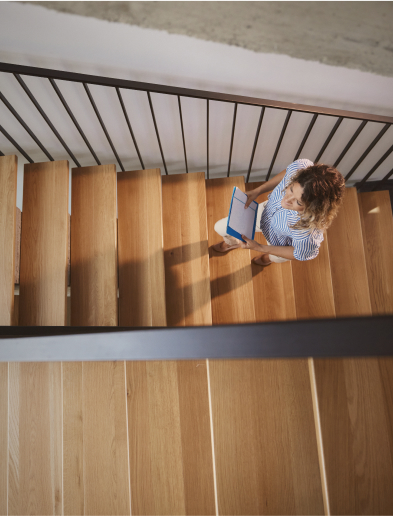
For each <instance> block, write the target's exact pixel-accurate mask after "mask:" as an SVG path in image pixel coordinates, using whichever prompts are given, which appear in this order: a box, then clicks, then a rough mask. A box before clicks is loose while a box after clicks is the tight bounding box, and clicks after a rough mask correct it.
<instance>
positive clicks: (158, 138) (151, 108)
mask: <svg viewBox="0 0 393 516" xmlns="http://www.w3.org/2000/svg"><path fill="white" fill-rule="evenodd" d="M147 97H148V99H149V104H150V111H151V114H152V117H153V122H154V128H155V130H156V135H157V140H158V145H159V147H160V152H161V158H162V162H163V163H164V169H165V174H166V175H168V170H167V168H166V163H165V158H164V153H163V152H162V147H161V140H160V135H159V134H158V127H157V122H156V117H155V115H154V109H153V103H152V101H151V97H150V91H148V92H147Z"/></svg>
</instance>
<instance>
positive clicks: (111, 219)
mask: <svg viewBox="0 0 393 516" xmlns="http://www.w3.org/2000/svg"><path fill="white" fill-rule="evenodd" d="M71 200H72V204H71V214H72V216H71V291H72V297H71V325H72V326H81V325H82V326H117V324H118V316H117V248H116V237H117V235H116V167H115V165H101V166H95V167H82V168H73V169H72V199H71Z"/></svg>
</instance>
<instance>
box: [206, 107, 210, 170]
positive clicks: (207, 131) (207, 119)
mask: <svg viewBox="0 0 393 516" xmlns="http://www.w3.org/2000/svg"><path fill="white" fill-rule="evenodd" d="M206 102H207V117H206V121H207V130H206V140H207V141H206V144H207V145H206V146H207V179H209V99H207V101H206Z"/></svg>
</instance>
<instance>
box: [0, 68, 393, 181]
mask: <svg viewBox="0 0 393 516" xmlns="http://www.w3.org/2000/svg"><path fill="white" fill-rule="evenodd" d="M0 72H5V73H9V74H13V75H14V76H15V78H16V80H17V81H18V82H19V84H20V85H21V87H22V88H23V90H24V91H25V92H26V94H27V96H28V97H29V98H30V100H31V102H32V103H33V104H34V105H35V107H36V108H37V110H38V111H39V113H40V114H41V116H42V117H43V118H44V119H45V121H46V122H47V124H48V125H49V127H50V128H51V130H52V131H53V133H54V134H55V136H56V137H57V139H58V140H59V141H60V143H61V145H62V146H63V148H64V149H65V151H66V152H67V154H68V155H69V156H70V158H71V159H72V160H73V162H74V163H75V164H76V166H80V164H79V161H78V160H77V158H76V157H75V155H74V154H73V153H72V151H71V150H70V149H69V147H68V146H67V144H66V143H65V141H64V140H63V138H62V137H61V136H60V134H59V133H58V131H57V130H56V128H55V127H54V125H53V124H52V122H51V121H50V120H49V118H48V116H47V114H46V113H45V112H44V111H43V109H42V107H41V106H40V104H39V103H38V102H37V100H36V99H35V98H34V95H33V94H32V92H31V91H30V90H29V88H28V86H27V85H26V84H25V82H24V81H23V79H22V77H21V75H27V76H34V77H40V78H46V79H48V80H49V82H50V84H51V85H52V87H53V89H54V90H55V92H56V94H57V96H58V98H59V100H60V102H61V103H62V105H63V106H64V108H65V109H66V111H67V113H68V115H69V116H70V118H71V120H72V122H73V123H74V125H75V127H76V128H77V130H78V132H79V133H80V135H81V137H82V138H83V140H84V142H85V143H86V145H87V147H88V148H89V151H90V152H91V154H92V156H93V158H94V160H95V162H96V163H97V164H98V165H99V164H100V160H99V159H98V157H97V155H96V153H95V152H94V150H93V148H92V146H91V144H90V143H89V141H88V139H87V137H86V135H85V133H84V132H83V130H82V128H81V126H80V124H79V123H78V121H77V119H76V117H75V115H74V114H73V113H72V111H71V109H70V107H69V105H68V103H67V101H66V99H65V98H64V96H63V95H62V93H61V92H60V90H59V88H58V86H57V84H56V82H55V81H56V80H61V81H71V82H74V83H80V84H83V86H84V89H85V91H86V95H87V98H88V99H89V101H90V103H91V105H92V107H93V110H94V112H95V114H96V116H97V119H98V121H99V123H100V125H101V127H102V130H103V132H104V133H105V136H106V139H107V141H108V143H109V145H110V147H111V149H112V152H113V154H114V156H115V158H116V161H117V162H118V164H119V166H120V168H121V170H122V171H124V166H123V163H122V161H121V160H120V157H119V155H118V153H117V151H116V148H115V145H114V144H113V142H112V140H111V138H110V135H109V133H108V130H107V128H106V126H105V124H104V121H103V119H102V117H101V115H100V112H99V109H98V107H97V105H96V103H95V101H94V98H93V96H92V93H91V91H90V89H89V85H99V86H106V87H109V88H114V89H115V90H116V92H117V96H118V98H119V102H120V105H121V108H122V111H123V114H124V117H125V120H126V123H127V126H128V129H129V131H130V135H131V138H132V141H133V144H134V146H135V150H136V152H137V155H138V158H139V161H140V164H141V167H142V169H145V165H144V162H143V159H142V156H141V152H140V150H139V147H138V144H137V141H136V138H135V134H134V131H133V129H132V124H131V121H130V117H129V115H128V113H127V110H126V107H125V104H124V101H123V98H122V95H121V90H122V89H128V90H138V91H144V92H146V94H147V97H148V101H149V106H150V111H151V116H152V120H153V123H154V129H155V133H156V137H157V142H158V145H159V149H160V154H161V159H162V163H163V166H164V170H165V173H166V174H168V168H167V164H166V160H165V156H164V152H163V148H162V144H161V139H160V133H159V128H158V125H157V120H156V116H155V112H154V106H153V102H152V98H151V93H161V94H165V95H172V96H177V98H178V107H179V117H180V124H181V133H182V143H183V150H184V160H185V168H186V172H188V163H187V149H186V141H185V135H184V126H183V116H182V107H181V99H182V98H183V97H190V98H195V99H204V100H206V119H207V127H206V157H207V160H206V168H207V178H209V165H210V163H209V119H210V116H209V102H211V101H220V102H227V103H231V104H233V106H234V110H233V121H232V131H231V142H230V151H229V158H228V167H227V176H228V177H229V175H230V171H231V161H232V153H233V143H234V136H235V128H236V117H237V110H238V106H239V105H250V106H255V107H256V108H257V107H258V108H260V116H259V122H258V126H257V130H256V134H255V139H254V144H253V149H252V152H251V157H250V160H249V164H248V171H247V177H246V182H249V180H250V175H251V172H252V167H253V162H254V157H255V151H256V148H257V145H258V141H259V135H260V131H261V127H262V124H263V118H264V114H265V110H266V108H272V109H277V110H284V111H286V112H287V115H286V118H285V121H284V124H283V127H282V129H281V133H280V136H279V139H278V142H277V144H276V147H275V151H274V154H273V158H272V160H271V163H270V166H269V169H268V172H267V175H266V178H265V180H268V179H269V178H270V175H271V172H272V169H273V167H274V164H275V161H276V158H277V155H278V152H279V150H280V148H281V145H282V142H283V139H284V136H285V134H286V131H287V127H288V123H289V121H290V118H291V115H292V113H294V112H301V113H311V114H313V117H312V120H311V122H310V123H309V126H308V128H307V130H306V132H305V134H304V137H303V139H302V141H301V144H300V146H299V148H298V150H297V152H296V154H295V156H294V160H296V159H298V157H299V156H300V153H301V152H302V150H303V148H304V146H305V144H306V142H307V140H308V138H309V136H310V134H311V132H312V130H313V128H314V126H315V123H316V121H317V119H318V117H322V116H325V117H329V116H332V117H338V119H337V121H336V123H335V125H334V127H333V129H331V131H330V133H329V135H328V136H327V138H326V140H325V142H324V143H323V145H322V147H321V148H320V149H319V151H318V152H317V153H316V158H315V159H314V161H315V162H317V161H318V160H319V159H320V158H321V156H322V154H323V153H324V152H325V150H326V148H327V147H328V145H329V144H330V142H331V141H332V139H333V137H334V135H335V134H336V132H337V130H338V128H339V127H340V125H341V124H342V122H343V121H344V120H346V119H353V120H361V124H360V125H359V127H358V128H357V129H356V131H355V132H354V134H353V135H352V137H351V138H350V139H349V141H348V143H347V144H346V146H345V148H344V149H343V151H342V152H341V153H340V155H339V156H338V157H337V158H336V160H335V161H334V166H335V167H337V166H338V165H339V163H340V162H341V161H342V159H343V158H344V156H345V155H346V154H347V152H348V151H349V149H350V148H351V147H352V145H353V144H354V142H355V141H356V139H357V138H358V136H359V135H360V133H361V132H362V131H363V129H364V128H365V126H366V125H367V123H368V122H377V123H380V124H382V127H381V129H380V131H379V132H378V134H377V136H375V138H374V139H373V140H372V141H371V142H370V143H369V145H368V146H367V148H366V150H365V151H364V152H363V154H362V155H361V156H360V158H359V159H358V160H357V162H356V163H355V164H354V165H353V167H352V168H351V170H350V171H349V172H348V173H347V174H346V176H345V179H346V181H347V180H348V179H349V178H350V177H351V176H352V175H353V174H354V172H355V171H356V170H357V169H358V167H359V165H360V164H361V163H362V162H363V161H364V160H365V158H366V157H367V156H368V155H369V154H370V152H371V151H372V150H373V149H374V147H375V146H376V144H377V143H378V142H379V141H380V140H381V138H382V137H383V136H384V135H385V133H386V132H387V131H388V130H389V128H390V126H391V125H392V124H393V118H392V117H387V116H380V115H372V114H367V113H358V112H353V111H344V110H338V109H330V108H322V107H317V106H308V105H303V104H291V103H288V102H279V101H272V100H266V99H260V98H254V97H245V96H239V95H231V94H227V93H217V92H211V91H201V90H194V89H187V88H177V87H172V86H163V85H158V84H150V83H143V82H136V81H128V80H124V79H113V78H108V77H100V76H94V75H85V74H79V73H71V72H63V71H57V70H49V69H44V68H36V67H30V66H20V65H14V64H9V63H0ZM0 99H1V100H2V102H3V103H4V104H5V106H6V107H7V108H8V109H9V110H10V112H11V113H12V114H13V115H14V116H15V118H16V119H17V120H18V121H19V123H20V124H21V125H22V126H23V127H24V129H25V130H26V131H27V132H28V133H29V134H30V136H31V137H32V138H33V140H34V141H35V142H36V144H37V145H38V146H39V147H40V149H41V150H42V151H43V152H44V153H45V155H46V156H47V158H48V159H49V160H51V161H53V160H54V158H53V157H52V156H51V155H50V153H49V152H48V151H47V150H46V148H45V147H44V145H43V144H42V143H41V142H40V141H39V140H38V138H37V137H36V136H35V134H34V133H33V131H32V130H31V128H29V127H28V126H27V124H26V122H25V121H24V120H23V118H22V117H21V116H20V114H19V113H18V112H17V110H16V109H15V107H14V106H12V105H11V104H10V102H8V100H7V99H6V98H5V96H4V95H3V94H2V93H1V92H0ZM0 131H1V132H2V133H3V135H4V136H5V137H6V138H7V139H8V140H9V141H10V142H11V143H12V144H13V145H14V146H15V148H16V149H17V150H18V151H19V152H20V153H21V154H22V155H23V156H24V157H25V158H26V159H27V160H28V161H29V162H30V163H33V160H32V159H31V157H30V156H28V154H27V153H26V152H25V151H24V150H23V149H22V148H21V146H20V145H19V144H18V143H17V142H16V141H15V139H14V138H12V136H11V135H10V134H9V133H8V131H7V129H5V128H4V127H2V126H1V125H0ZM392 143H393V138H392ZM392 152H393V144H392V145H391V146H390V148H389V149H388V150H387V151H386V152H385V153H384V154H383V155H382V156H381V157H380V159H378V161H377V162H376V163H375V164H374V166H373V167H372V168H371V169H370V170H369V172H368V173H367V174H366V175H365V176H364V177H363V178H362V179H361V181H360V182H359V183H358V184H357V185H356V186H357V187H358V189H359V188H360V187H361V186H362V185H363V184H364V183H365V182H366V181H367V180H368V179H369V178H370V177H371V176H372V175H373V174H374V172H375V171H376V170H377V169H378V167H379V166H380V165H381V164H382V163H383V162H384V161H385V160H386V159H387V158H388V156H390V154H391V153H392ZM0 154H3V153H2V152H1V150H0ZM392 175H393V169H392V170H390V171H389V173H388V174H386V175H385V177H383V178H382V179H381V180H379V181H378V183H380V184H383V183H386V182H387V181H388V180H389V178H390V177H391V176H392ZM376 188H377V186H376V187H375V189H376Z"/></svg>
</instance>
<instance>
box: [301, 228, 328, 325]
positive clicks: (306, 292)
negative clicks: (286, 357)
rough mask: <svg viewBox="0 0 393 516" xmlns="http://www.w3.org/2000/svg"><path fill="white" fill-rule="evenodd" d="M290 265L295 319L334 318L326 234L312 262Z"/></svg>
mask: <svg viewBox="0 0 393 516" xmlns="http://www.w3.org/2000/svg"><path fill="white" fill-rule="evenodd" d="M291 265H292V277H293V286H294V291H295V303H296V315H297V318H298V319H320V318H324V317H335V307H334V297H333V286H332V276H331V271H330V262H329V251H328V237H327V235H326V233H325V235H324V241H323V242H322V244H321V247H320V248H319V254H318V256H317V257H316V258H315V259H314V260H307V261H300V260H292V262H291Z"/></svg>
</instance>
